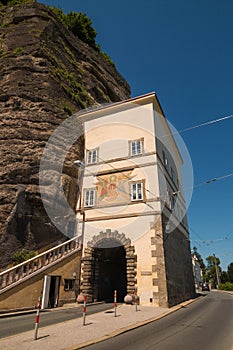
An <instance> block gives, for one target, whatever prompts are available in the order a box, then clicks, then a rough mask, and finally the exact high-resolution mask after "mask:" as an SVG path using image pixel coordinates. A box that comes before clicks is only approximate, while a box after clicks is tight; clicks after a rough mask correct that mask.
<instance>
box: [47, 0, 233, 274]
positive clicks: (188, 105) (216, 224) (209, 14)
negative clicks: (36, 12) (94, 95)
mask: <svg viewBox="0 0 233 350" xmlns="http://www.w3.org/2000/svg"><path fill="white" fill-rule="evenodd" d="M41 2H42V3H45V4H49V5H53V6H59V7H61V8H62V9H63V10H65V12H68V11H71V10H72V11H77V12H84V13H86V14H87V15H88V16H89V17H90V18H91V20H92V23H93V26H94V28H95V29H96V31H97V32H98V36H97V42H98V43H99V44H100V45H101V47H102V50H103V51H105V52H106V53H108V54H109V55H110V57H111V58H112V60H113V61H114V62H115V64H116V66H117V69H118V71H119V72H120V73H121V74H122V75H123V77H124V78H125V79H126V80H127V81H128V83H129V84H130V86H131V92H132V97H134V96H139V95H141V94H145V93H148V92H152V91H155V92H156V93H157V95H158V98H159V100H160V103H161V105H162V107H163V110H164V112H165V115H166V117H167V119H168V120H169V121H170V122H171V123H172V124H173V125H174V127H175V128H176V129H177V130H182V129H184V128H188V127H191V126H195V125H198V124H200V123H203V122H206V121H209V120H213V119H216V118H221V117H224V116H227V115H231V114H233V42H232V31H233V29H232V14H233V2H232V0H224V1H222V2H220V1H216V0H196V1H187V0H176V1H173V0H145V1H143V2H142V1H139V0H128V1H122V0H118V1H109V0H108V1H107V0H98V1H96V0H78V1H71V0H66V1H61V0H45V1H41ZM232 131H233V119H228V120H225V121H222V122H219V123H215V124H212V125H209V126H204V127H202V128H198V129H193V130H190V131H186V132H183V133H181V136H182V138H183V140H184V142H185V144H186V146H187V148H188V150H189V153H190V156H191V159H192V164H193V170H194V183H195V185H196V184H200V183H202V182H205V181H207V180H209V179H212V178H218V177H221V176H224V175H227V174H231V173H233V157H232V150H233V137H232ZM232 197H233V176H231V177H228V178H225V179H222V180H218V181H216V182H214V183H210V184H207V185H203V186H200V187H196V188H194V191H193V196H192V200H191V204H190V206H189V209H188V218H189V225H190V236H191V246H192V247H193V246H194V245H195V246H197V248H198V251H199V252H200V254H201V255H202V257H203V258H205V257H207V256H208V255H212V254H213V253H215V254H216V256H218V257H219V258H220V260H221V267H222V268H223V269H224V270H226V268H227V265H228V264H229V263H230V262H233V210H232V209H233V205H232V202H233V201H232Z"/></svg>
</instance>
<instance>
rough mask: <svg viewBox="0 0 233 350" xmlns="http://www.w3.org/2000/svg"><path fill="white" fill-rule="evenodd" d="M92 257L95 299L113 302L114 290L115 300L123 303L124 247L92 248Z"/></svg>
mask: <svg viewBox="0 0 233 350" xmlns="http://www.w3.org/2000/svg"><path fill="white" fill-rule="evenodd" d="M94 255H95V264H94V291H95V292H94V294H95V299H97V300H98V301H105V302H113V296H114V290H117V300H118V301H120V302H123V301H124V297H125V296H126V294H127V277H126V258H125V255H126V254H125V249H124V247H123V246H117V247H112V248H107V247H106V248H94Z"/></svg>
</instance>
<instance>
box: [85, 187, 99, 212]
mask: <svg viewBox="0 0 233 350" xmlns="http://www.w3.org/2000/svg"><path fill="white" fill-rule="evenodd" d="M87 193H88V197H87ZM91 193H93V196H92V200H90V199H91ZM95 203H96V188H95V187H91V188H84V190H83V207H84V208H92V207H94V206H95Z"/></svg>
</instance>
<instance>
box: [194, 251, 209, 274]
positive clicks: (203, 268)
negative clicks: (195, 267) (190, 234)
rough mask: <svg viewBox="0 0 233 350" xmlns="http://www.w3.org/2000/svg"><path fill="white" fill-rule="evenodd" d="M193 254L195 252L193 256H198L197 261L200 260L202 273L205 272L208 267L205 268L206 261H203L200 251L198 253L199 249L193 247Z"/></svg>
mask: <svg viewBox="0 0 233 350" xmlns="http://www.w3.org/2000/svg"><path fill="white" fill-rule="evenodd" d="M193 252H194V253H193V255H194V254H195V256H196V258H197V260H198V262H199V264H200V268H201V269H202V271H203V272H204V270H205V268H206V266H205V264H204V261H203V259H202V256H201V254H199V253H198V251H197V247H193Z"/></svg>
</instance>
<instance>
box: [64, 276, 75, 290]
mask: <svg viewBox="0 0 233 350" xmlns="http://www.w3.org/2000/svg"><path fill="white" fill-rule="evenodd" d="M74 281H75V280H74V279H69V278H64V290H65V291H69V290H73V289H74Z"/></svg>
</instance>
